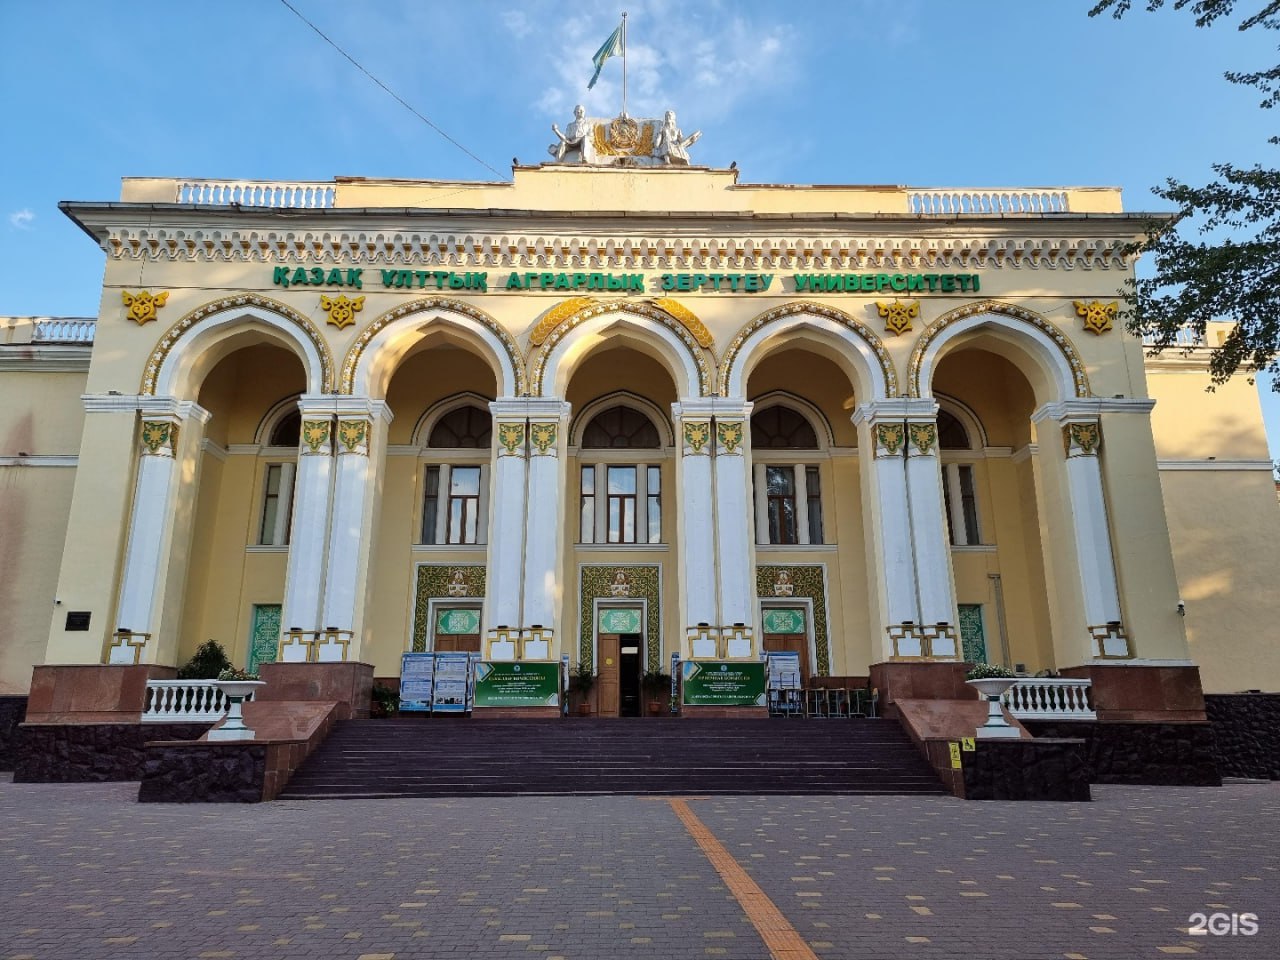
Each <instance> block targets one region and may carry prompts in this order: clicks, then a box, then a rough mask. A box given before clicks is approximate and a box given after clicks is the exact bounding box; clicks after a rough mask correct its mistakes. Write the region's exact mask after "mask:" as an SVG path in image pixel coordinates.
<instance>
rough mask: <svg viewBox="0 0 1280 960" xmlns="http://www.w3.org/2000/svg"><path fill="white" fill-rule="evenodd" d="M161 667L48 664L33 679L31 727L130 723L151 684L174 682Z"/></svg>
mask: <svg viewBox="0 0 1280 960" xmlns="http://www.w3.org/2000/svg"><path fill="white" fill-rule="evenodd" d="M177 675H178V671H177V669H176V668H174V667H164V666H160V665H158V664H151V663H141V664H100V663H98V664H69V665H54V664H45V665H42V666H38V667H35V668H34V670H33V671H32V675H31V695H30V697H29V698H28V700H27V722H28V723H129V722H137V721H138V720H139V719H141V717H142V710H143V707H144V706H145V705H146V699H147V681H148V680H172V679H174V678H175V677H176V676H177Z"/></svg>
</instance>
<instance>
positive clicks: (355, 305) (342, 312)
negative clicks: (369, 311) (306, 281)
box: [320, 293, 364, 330]
mask: <svg viewBox="0 0 1280 960" xmlns="http://www.w3.org/2000/svg"><path fill="white" fill-rule="evenodd" d="M320 309H321V310H323V311H324V312H325V313H327V314H328V315H329V322H330V323H331V324H333V325H334V326H335V327H337V328H338V329H339V330H341V329H342V328H343V327H346V326H349V325H350V324H353V323H355V322H356V314H357V313H359V312H360V311H361V310H363V309H364V297H356V298H355V299H354V300H348V299H347V297H346V295H345V294H341V293H340V294H338V295H337V296H336V297H326V296H324V295H323V294H322V295H321V296H320Z"/></svg>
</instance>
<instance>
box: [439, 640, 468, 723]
mask: <svg viewBox="0 0 1280 960" xmlns="http://www.w3.org/2000/svg"><path fill="white" fill-rule="evenodd" d="M435 658H436V662H435V683H434V689H433V691H432V697H431V709H432V712H433V713H466V712H467V711H468V710H469V709H471V702H470V699H471V698H470V697H469V696H468V694H469V693H470V683H471V655H470V654H468V653H437V654H435Z"/></svg>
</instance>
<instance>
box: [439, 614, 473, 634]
mask: <svg viewBox="0 0 1280 960" xmlns="http://www.w3.org/2000/svg"><path fill="white" fill-rule="evenodd" d="M479 632H480V611H479V610H473V609H469V608H466V607H462V608H454V609H452V610H449V609H446V610H441V611H440V612H439V613H437V614H436V633H437V634H441V635H444V636H450V637H452V636H459V635H461V636H473V635H475V634H477V633H479Z"/></svg>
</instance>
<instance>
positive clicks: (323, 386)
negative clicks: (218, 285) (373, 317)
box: [140, 293, 333, 396]
mask: <svg viewBox="0 0 1280 960" xmlns="http://www.w3.org/2000/svg"><path fill="white" fill-rule="evenodd" d="M253 330H257V331H258V332H260V333H263V334H265V335H266V336H267V337H268V338H269V339H272V340H276V341H278V342H280V343H282V344H283V345H284V346H286V347H288V348H289V349H290V350H292V351H293V352H294V353H296V354H297V355H298V357H299V359H301V360H302V365H303V367H304V368H305V369H306V374H307V393H317V394H319V393H332V392H333V356H332V354H330V353H329V347H328V344H326V343H325V342H324V337H323V336H322V335H321V333H320V329H319V328H318V327H317V326H316V325H315V324H314V323H312V322H311V321H310V320H309V319H307V318H306V317H304V316H303V315H302V314H300V313H298V311H296V310H294V309H293V308H292V307H289V306H286V305H285V304H283V303H280V302H279V301H277V300H272V299H271V298H269V297H262V296H259V295H257V294H252V293H245V294H237V295H236V296H234V297H224V298H223V299H221V300H214V301H211V302H210V303H206V304H204V305H203V306H200V307H197V308H196V309H194V310H192V311H191V312H190V313H188V314H186V315H185V316H183V317H182V319H180V320H179V321H178V322H177V323H175V324H174V325H173V326H171V327H170V328H169V329H168V330H166V331H165V333H164V336H162V337H161V338H160V342H159V343H157V344H156V346H155V349H154V350H152V351H151V356H149V357H148V358H147V363H146V366H145V367H144V368H143V371H142V388H141V390H140V393H141V394H142V395H144V396H178V395H179V393H181V392H185V386H186V385H184V384H183V383H182V381H183V380H184V379H185V378H186V376H187V375H188V374H189V373H190V371H191V369H192V367H193V366H194V365H195V363H196V361H197V360H199V359H200V358H201V357H202V356H203V355H204V354H206V353H207V352H208V351H209V350H210V349H211V348H213V347H215V346H216V345H217V344H218V343H219V342H221V341H222V340H224V339H226V338H227V337H229V336H232V335H234V334H237V333H243V332H246V331H253Z"/></svg>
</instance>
